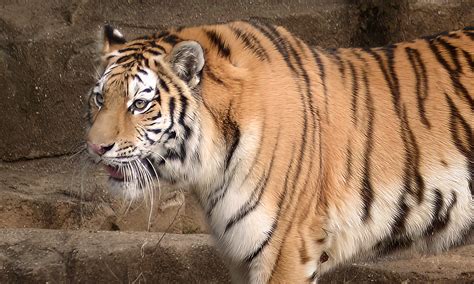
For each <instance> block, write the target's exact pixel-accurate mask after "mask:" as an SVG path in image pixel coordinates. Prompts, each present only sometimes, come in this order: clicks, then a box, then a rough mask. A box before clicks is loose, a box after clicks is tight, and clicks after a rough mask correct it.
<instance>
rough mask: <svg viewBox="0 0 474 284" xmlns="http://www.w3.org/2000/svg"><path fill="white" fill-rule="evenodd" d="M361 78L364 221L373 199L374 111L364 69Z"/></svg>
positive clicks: (366, 218) (368, 214)
mask: <svg viewBox="0 0 474 284" xmlns="http://www.w3.org/2000/svg"><path fill="white" fill-rule="evenodd" d="M362 79H363V82H364V85H365V95H366V99H365V103H366V108H367V114H368V122H367V134H366V136H367V141H366V143H365V150H364V166H363V170H362V171H363V178H362V188H361V197H362V203H363V206H364V208H363V212H362V221H364V222H366V221H368V220H369V217H370V209H371V208H372V203H373V199H374V190H373V188H372V183H371V162H372V160H371V155H372V151H373V148H374V146H373V144H374V142H373V133H374V112H375V106H374V102H373V99H372V95H371V93H370V86H369V80H368V78H367V72H366V71H365V70H364V72H363V75H362Z"/></svg>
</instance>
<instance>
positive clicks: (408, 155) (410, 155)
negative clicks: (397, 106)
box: [401, 106, 425, 204]
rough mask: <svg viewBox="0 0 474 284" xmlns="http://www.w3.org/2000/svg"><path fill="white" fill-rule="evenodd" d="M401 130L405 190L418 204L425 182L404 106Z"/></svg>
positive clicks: (418, 153)
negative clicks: (403, 148)
mask: <svg viewBox="0 0 474 284" xmlns="http://www.w3.org/2000/svg"><path fill="white" fill-rule="evenodd" d="M401 132H402V140H403V144H404V147H405V169H404V187H405V191H406V192H409V193H410V194H412V195H413V196H415V197H417V200H418V204H421V202H422V201H423V197H424V196H423V195H424V190H425V182H424V180H423V177H422V176H421V173H420V150H419V148H418V144H417V142H416V138H415V135H414V134H413V131H412V130H411V128H410V124H409V122H408V117H407V111H406V108H405V106H404V107H403V110H402V116H401Z"/></svg>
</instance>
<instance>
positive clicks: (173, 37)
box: [161, 34, 181, 46]
mask: <svg viewBox="0 0 474 284" xmlns="http://www.w3.org/2000/svg"><path fill="white" fill-rule="evenodd" d="M161 40H162V41H164V42H166V43H169V44H170V45H173V46H174V45H176V44H177V43H178V42H180V41H181V39H180V38H179V37H178V36H176V35H173V34H170V35H166V36H164V37H163V38H162V39H161Z"/></svg>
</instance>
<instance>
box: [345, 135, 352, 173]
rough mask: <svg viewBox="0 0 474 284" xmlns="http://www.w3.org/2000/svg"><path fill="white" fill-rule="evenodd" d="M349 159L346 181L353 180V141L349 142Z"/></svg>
mask: <svg viewBox="0 0 474 284" xmlns="http://www.w3.org/2000/svg"><path fill="white" fill-rule="evenodd" d="M347 144H348V146H347V151H346V152H347V158H346V180H347V181H349V180H350V179H351V178H352V143H351V140H350V139H349V141H347Z"/></svg>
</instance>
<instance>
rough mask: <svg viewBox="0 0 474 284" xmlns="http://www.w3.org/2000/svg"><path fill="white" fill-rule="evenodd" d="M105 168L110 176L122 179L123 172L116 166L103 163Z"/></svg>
mask: <svg viewBox="0 0 474 284" xmlns="http://www.w3.org/2000/svg"><path fill="white" fill-rule="evenodd" d="M104 168H105V170H106V171H107V172H108V173H109V175H110V177H112V178H114V179H118V180H123V173H122V172H121V171H120V170H119V168H118V167H113V166H109V165H104Z"/></svg>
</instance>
